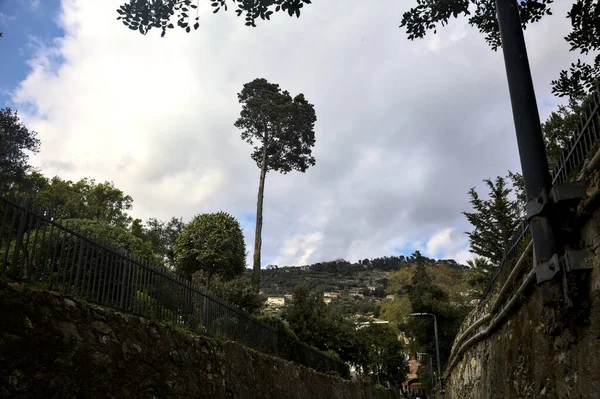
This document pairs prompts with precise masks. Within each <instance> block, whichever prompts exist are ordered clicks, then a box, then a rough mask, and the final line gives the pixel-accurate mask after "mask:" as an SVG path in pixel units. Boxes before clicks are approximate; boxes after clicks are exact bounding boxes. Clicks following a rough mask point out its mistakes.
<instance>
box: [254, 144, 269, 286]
mask: <svg viewBox="0 0 600 399" xmlns="http://www.w3.org/2000/svg"><path fill="white" fill-rule="evenodd" d="M266 176H267V138H266V137H265V141H264V143H263V157H262V163H261V168H260V181H259V183H258V200H257V201H256V231H255V233H254V264H253V265H252V285H253V286H254V289H255V290H256V291H257V292H258V290H259V287H260V247H261V244H262V238H261V234H262V222H263V217H262V213H263V198H264V194H265V177H266Z"/></svg>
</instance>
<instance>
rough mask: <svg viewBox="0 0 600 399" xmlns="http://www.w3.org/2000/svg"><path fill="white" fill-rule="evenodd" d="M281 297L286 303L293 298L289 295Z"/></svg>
mask: <svg viewBox="0 0 600 399" xmlns="http://www.w3.org/2000/svg"><path fill="white" fill-rule="evenodd" d="M283 297H284V298H285V300H286V301H291V300H292V298H293V297H294V296H293V295H291V294H287V295H284V296H283Z"/></svg>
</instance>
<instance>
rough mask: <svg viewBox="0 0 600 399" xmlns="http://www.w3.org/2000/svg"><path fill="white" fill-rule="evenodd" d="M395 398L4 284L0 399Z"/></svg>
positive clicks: (252, 353)
mask: <svg viewBox="0 0 600 399" xmlns="http://www.w3.org/2000/svg"><path fill="white" fill-rule="evenodd" d="M391 397H392V395H391V394H390V392H388V391H386V390H384V389H375V388H374V387H372V386H369V385H365V384H361V383H358V382H354V381H347V380H343V379H340V378H337V377H331V376H327V375H324V374H319V373H317V372H315V371H313V370H311V369H308V368H305V367H302V366H299V365H296V364H294V363H291V362H288V361H285V360H281V359H277V358H273V357H270V356H267V355H264V354H261V353H258V352H256V351H252V350H248V349H246V348H244V347H242V346H240V345H238V344H236V343H233V342H220V341H215V340H212V339H209V338H206V337H202V336H192V335H190V334H189V333H187V332H185V331H179V330H177V329H174V328H172V327H169V326H164V325H158V324H156V323H153V322H149V321H147V320H144V319H141V318H139V317H135V316H130V315H125V314H122V313H118V312H115V311H113V310H110V309H106V308H102V307H99V306H95V305H91V304H88V303H85V302H83V301H79V300H76V299H74V298H71V297H66V296H62V295H59V294H57V293H52V292H45V291H36V290H29V289H28V288H26V287H23V286H22V285H19V284H15V283H6V282H0V398H14V399H19V398H28V399H29V398H46V399H51V398H61V399H68V398H78V399H88V398H102V399H110V398H119V399H121V398H135V399H142V398H160V399H163V398H195V399H202V398H211V399H218V398H243V399H253V398H256V399H258V398H260V399H263V398H264V399H268V398H286V399H293V398H302V399H309V398H319V399H321V398H322V399H334V398H339V399H359V398H360V399H362V398H369V399H371V398H372V399H380V398H381V399H383V398H391Z"/></svg>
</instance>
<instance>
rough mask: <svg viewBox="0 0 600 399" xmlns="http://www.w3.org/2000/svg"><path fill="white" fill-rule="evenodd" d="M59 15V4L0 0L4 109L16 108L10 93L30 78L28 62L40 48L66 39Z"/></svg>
mask: <svg viewBox="0 0 600 399" xmlns="http://www.w3.org/2000/svg"><path fill="white" fill-rule="evenodd" d="M59 12H60V1H59V0H43V1H41V0H0V32H2V36H3V37H2V38H0V54H1V55H0V58H1V59H2V62H1V64H0V65H1V66H0V71H1V73H0V106H1V107H6V106H11V107H14V105H13V104H12V100H11V93H12V92H13V91H14V90H15V88H16V87H17V86H18V84H19V83H20V82H21V81H22V80H23V79H25V77H26V76H27V73H28V72H29V70H30V68H29V65H27V61H28V60H29V59H30V58H31V57H32V56H33V55H34V54H35V52H36V51H37V50H38V49H39V47H40V45H47V44H48V43H50V42H51V41H52V40H53V39H54V38H56V37H60V36H63V35H64V31H63V30H62V29H61V28H60V27H59V26H58V24H57V20H58V15H59Z"/></svg>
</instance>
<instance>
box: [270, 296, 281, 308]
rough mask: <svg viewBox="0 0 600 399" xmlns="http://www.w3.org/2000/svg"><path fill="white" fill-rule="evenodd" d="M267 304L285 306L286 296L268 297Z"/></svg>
mask: <svg viewBox="0 0 600 399" xmlns="http://www.w3.org/2000/svg"><path fill="white" fill-rule="evenodd" d="M267 305H268V306H271V307H278V306H283V305H285V297H282V296H270V297H268V298H267Z"/></svg>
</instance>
